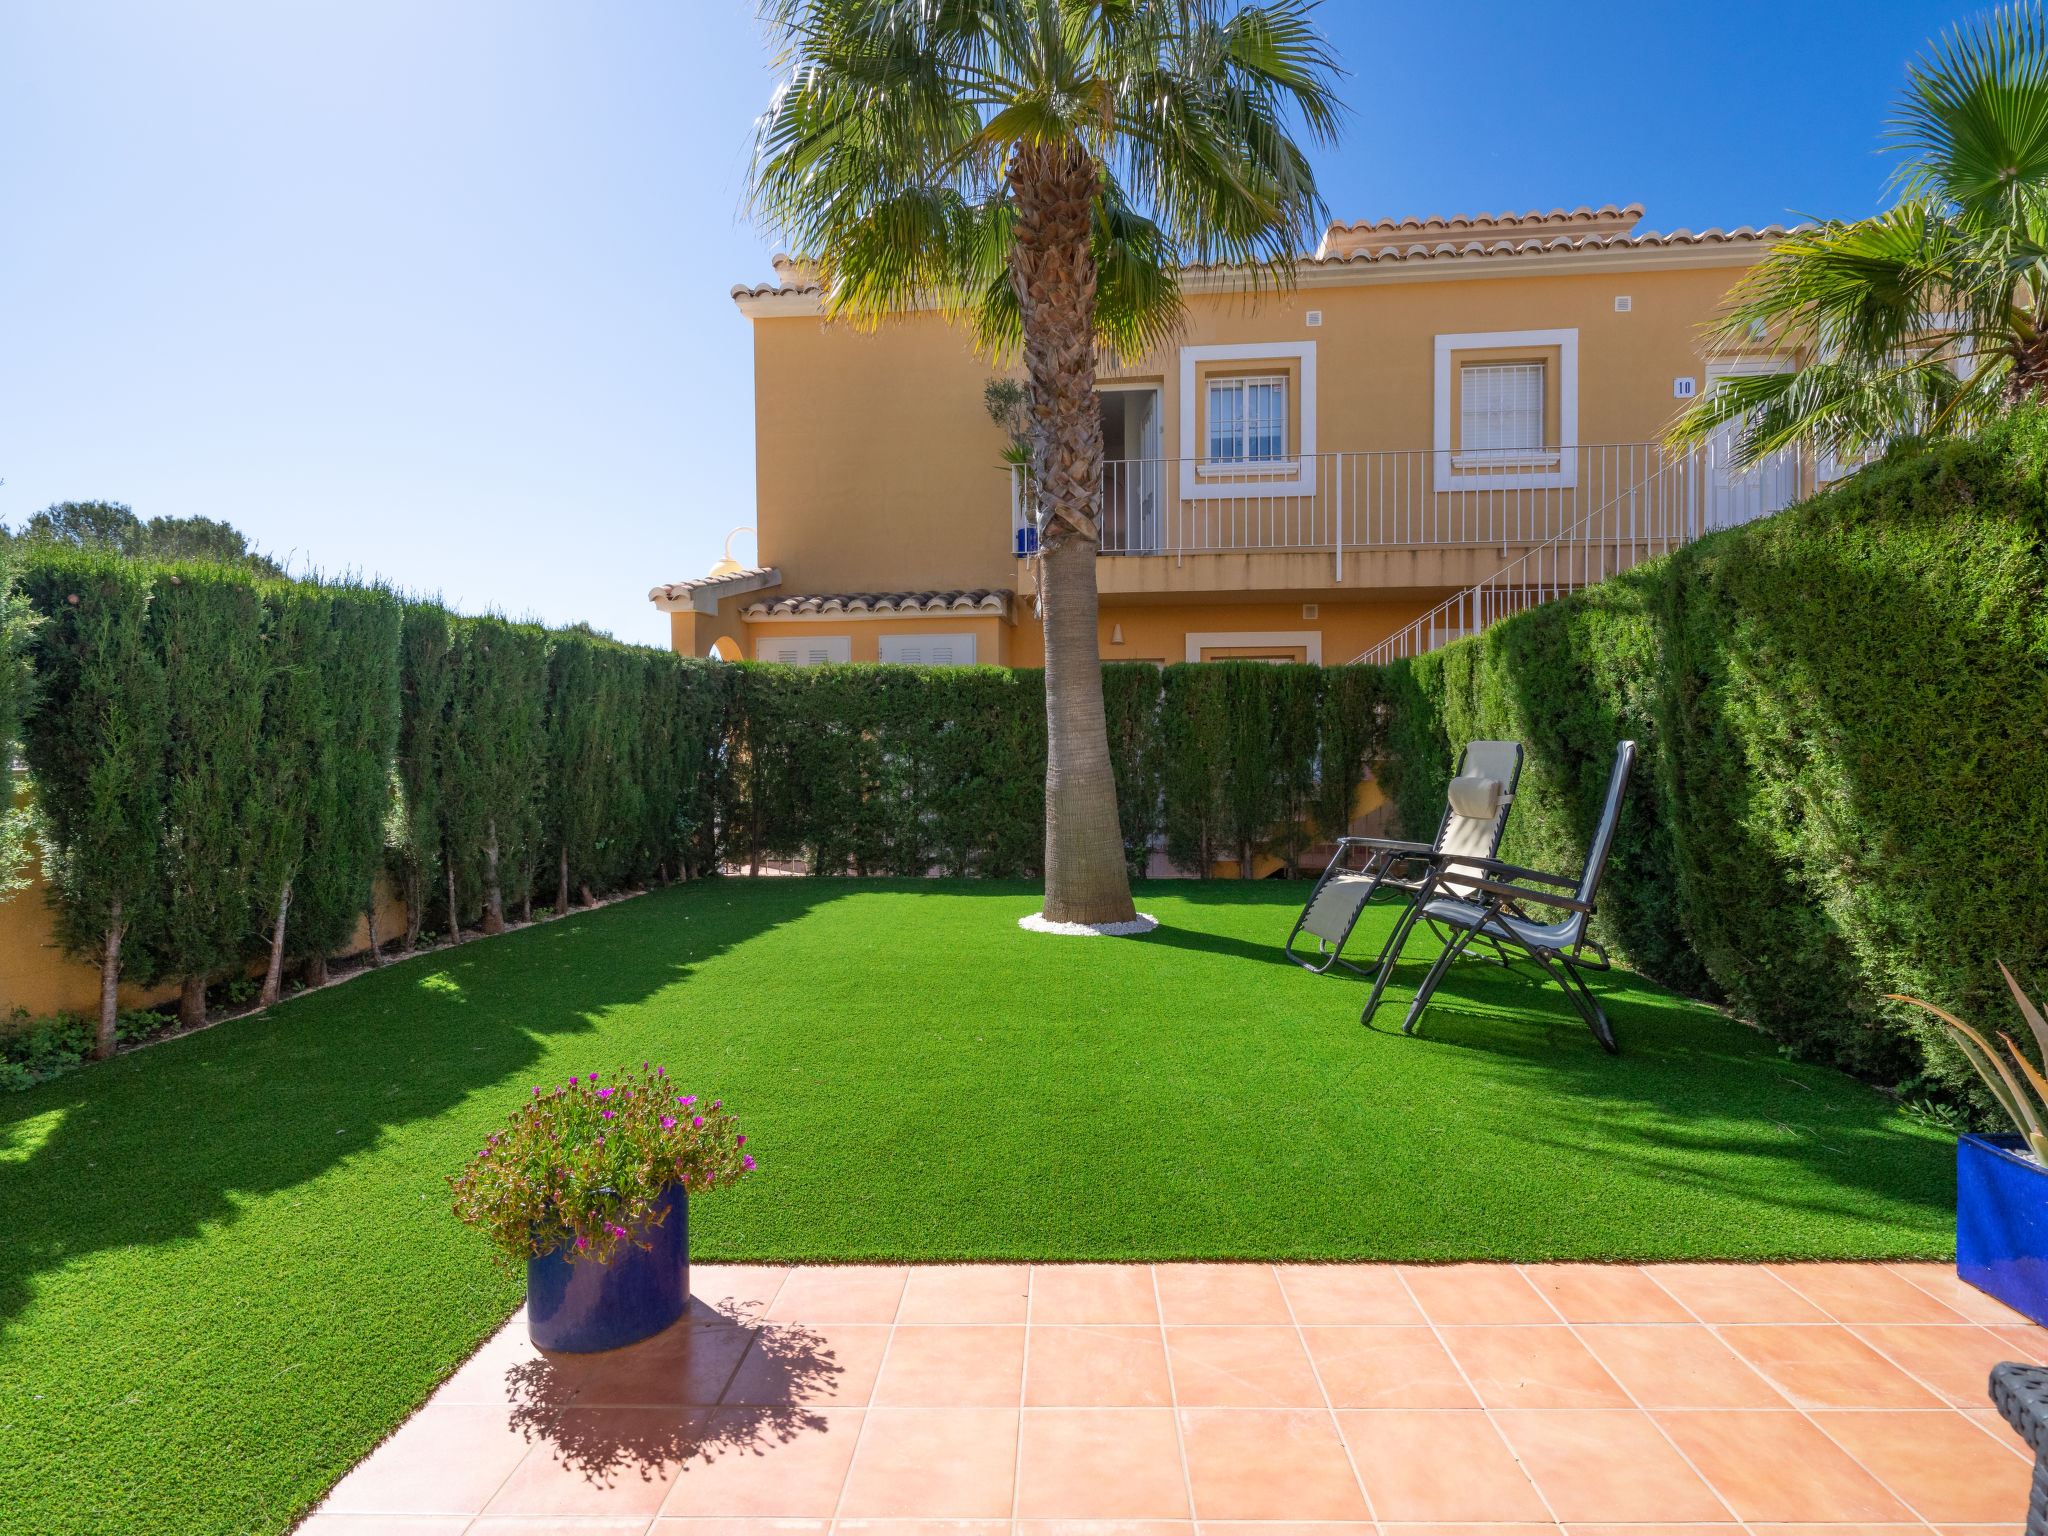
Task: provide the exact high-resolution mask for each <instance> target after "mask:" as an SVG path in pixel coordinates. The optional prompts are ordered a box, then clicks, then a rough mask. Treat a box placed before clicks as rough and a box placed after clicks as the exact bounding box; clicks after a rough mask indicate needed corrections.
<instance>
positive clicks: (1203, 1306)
mask: <svg viewBox="0 0 2048 1536" xmlns="http://www.w3.org/2000/svg"><path fill="white" fill-rule="evenodd" d="M1152 1275H1153V1278H1154V1279H1155V1280H1156V1281H1157V1282H1158V1285H1159V1306H1160V1311H1161V1315H1162V1316H1163V1317H1164V1319H1165V1320H1166V1321H1167V1322H1169V1323H1291V1322H1292V1321H1293V1318H1292V1317H1291V1316H1290V1315H1289V1314H1288V1311H1287V1298H1286V1297H1285V1296H1283V1295H1281V1294H1280V1280H1279V1277H1278V1276H1277V1275H1275V1274H1274V1273H1273V1266H1272V1265H1270V1264H1155V1265H1154V1266H1153V1267H1152Z"/></svg>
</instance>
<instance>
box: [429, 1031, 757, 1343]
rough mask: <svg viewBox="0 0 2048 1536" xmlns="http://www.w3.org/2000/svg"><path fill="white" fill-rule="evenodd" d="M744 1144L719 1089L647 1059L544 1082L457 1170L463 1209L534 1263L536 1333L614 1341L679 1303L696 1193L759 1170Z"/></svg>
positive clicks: (650, 1327)
mask: <svg viewBox="0 0 2048 1536" xmlns="http://www.w3.org/2000/svg"><path fill="white" fill-rule="evenodd" d="M746 1144H747V1138H746V1137H745V1136H744V1135H742V1134H741V1132H740V1128H739V1121H738V1120H737V1119H736V1118H735V1117H734V1116H733V1114H732V1112H731V1111H730V1110H728V1109H726V1108H725V1107H724V1105H723V1104H722V1103H720V1102H717V1101H714V1102H712V1103H711V1104H708V1105H706V1104H702V1103H700V1102H699V1101H698V1099H697V1097H696V1096H695V1095H694V1094H688V1093H684V1092H682V1091H681V1090H679V1089H678V1088H677V1087H676V1085H675V1084H674V1083H672V1082H670V1081H669V1079H668V1073H667V1070H666V1069H665V1068H660V1067H654V1068H650V1067H649V1066H648V1064H647V1063H646V1062H644V1061H643V1062H642V1063H641V1064H640V1070H639V1072H637V1073H629V1072H626V1071H617V1072H613V1073H612V1074H611V1075H610V1077H609V1079H608V1080H604V1081H600V1079H599V1076H598V1074H597V1073H595V1072H592V1073H590V1074H589V1075H588V1076H580V1077H572V1078H570V1079H569V1081H568V1082H567V1083H564V1084H562V1085H560V1086H559V1087H556V1088H554V1089H551V1090H550V1089H543V1088H535V1089H534V1090H533V1097H532V1098H531V1099H530V1100H529V1101H528V1102H527V1103H525V1104H522V1105H520V1107H519V1108H518V1110H516V1111H515V1112H514V1113H513V1114H512V1116H511V1117H510V1122H509V1128H508V1129H506V1130H502V1131H498V1132H496V1133H495V1134H493V1135H492V1136H490V1137H489V1138H488V1139H487V1140H486V1141H485V1143H484V1147H483V1150H482V1151H480V1152H478V1153H477V1155H476V1157H475V1158H474V1159H473V1160H472V1161H471V1162H470V1164H469V1166H468V1167H466V1168H464V1169H463V1170H462V1172H460V1173H458V1174H454V1175H451V1176H450V1178H449V1180H448V1183H449V1185H450V1186H451V1187H452V1188H453V1189H454V1191H455V1214H456V1215H457V1216H459V1217H460V1218H461V1219H462V1220H464V1221H466V1222H468V1223H469V1224H470V1225H471V1226H473V1227H477V1228H480V1229H481V1230H482V1231H483V1232H484V1233H485V1234H486V1235H487V1236H488V1237H489V1238H490V1240H491V1243H492V1245H493V1246H494V1247H495V1248H497V1250H498V1251H499V1253H500V1254H502V1255H503V1256H504V1257H505V1258H507V1259H508V1260H510V1261H512V1262H515V1263H516V1262H524V1263H525V1265H526V1326H527V1331H528V1332H529V1333H530V1334H531V1335H532V1337H533V1342H534V1343H535V1344H536V1345H538V1346H539V1347H540V1348H542V1349H549V1350H562V1351H569V1352H584V1351H590V1350H599V1349H617V1348H619V1347H620V1346H621V1345H624V1344H631V1343H634V1342H636V1341H638V1340H640V1339H644V1338H647V1337H649V1336H651V1335H653V1334H656V1333H659V1332H660V1331H661V1330H662V1329H664V1328H666V1327H668V1326H669V1324H671V1323H673V1322H674V1321H675V1320H676V1319H677V1318H679V1317H681V1316H682V1315H683V1308H684V1307H685V1306H686V1305H687V1304H688V1302H689V1296H690V1259H689V1197H690V1196H691V1195H692V1194H702V1193H704V1192H706V1191H708V1190H713V1189H717V1188H719V1187H721V1186H722V1185H726V1184H731V1183H733V1182H735V1181H736V1180H738V1179H740V1178H742V1177H744V1176H745V1175H746V1174H748V1173H751V1172H752V1171H753V1168H754V1159H753V1156H752V1154H750V1153H749V1152H747V1151H746Z"/></svg>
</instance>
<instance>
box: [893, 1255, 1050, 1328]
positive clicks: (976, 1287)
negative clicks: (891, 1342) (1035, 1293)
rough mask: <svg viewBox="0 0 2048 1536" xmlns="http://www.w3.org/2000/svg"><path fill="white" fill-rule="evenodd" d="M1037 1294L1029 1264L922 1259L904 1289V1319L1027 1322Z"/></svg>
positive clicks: (901, 1315)
mask: <svg viewBox="0 0 2048 1536" xmlns="http://www.w3.org/2000/svg"><path fill="white" fill-rule="evenodd" d="M1030 1296H1031V1268H1030V1266H1029V1265H1027V1264H920V1265H918V1266H917V1267H916V1268H915V1269H913V1270H911V1272H910V1282H909V1284H907V1285H906V1286H905V1287H904V1288H903V1310H902V1311H901V1312H899V1313H898V1314H897V1316H896V1321H897V1322H899V1323H1021V1322H1023V1321H1024V1314H1025V1309H1026V1307H1027V1306H1028V1305H1029V1301H1030Z"/></svg>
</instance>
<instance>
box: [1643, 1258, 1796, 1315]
mask: <svg viewBox="0 0 2048 1536" xmlns="http://www.w3.org/2000/svg"><path fill="white" fill-rule="evenodd" d="M1643 1273H1644V1274H1646V1275H1648V1276H1649V1277H1650V1278H1651V1279H1652V1280H1655V1281H1656V1282H1657V1283H1658V1284H1659V1285H1661V1286H1663V1287H1664V1289H1665V1290H1667V1291H1669V1292H1670V1293H1671V1294H1672V1295H1673V1296H1675V1297H1677V1298H1678V1301H1679V1302H1680V1304H1681V1305H1683V1306H1684V1307H1685V1309H1686V1310H1687V1311H1688V1312H1690V1313H1692V1315H1693V1316H1694V1317H1697V1318H1698V1319H1699V1320H1700V1321H1701V1322H1703V1323H1824V1322H1826V1321H1827V1320H1828V1318H1827V1314H1826V1313H1824V1312H1822V1311H1821V1310H1820V1308H1818V1307H1816V1306H1815V1305H1814V1304H1813V1303H1812V1302H1810V1301H1808V1300H1807V1299H1806V1298H1805V1297H1803V1296H1801V1295H1800V1294H1799V1293H1798V1292H1797V1291H1795V1290H1793V1289H1792V1287H1791V1286H1789V1285H1787V1284H1786V1283H1785V1282H1784V1281H1782V1280H1780V1279H1779V1278H1778V1277H1777V1276H1776V1275H1774V1274H1772V1273H1771V1272H1770V1271H1769V1270H1768V1269H1765V1268H1763V1267H1762V1266H1761V1265H1756V1264H1645V1265H1644V1266H1643Z"/></svg>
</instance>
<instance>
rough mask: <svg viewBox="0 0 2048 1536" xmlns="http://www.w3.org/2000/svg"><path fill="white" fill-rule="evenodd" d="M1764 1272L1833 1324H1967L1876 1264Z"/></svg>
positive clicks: (1795, 1267) (1790, 1267) (1782, 1266)
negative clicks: (1830, 1319) (1817, 1308)
mask: <svg viewBox="0 0 2048 1536" xmlns="http://www.w3.org/2000/svg"><path fill="white" fill-rule="evenodd" d="M1770 1270H1771V1273H1772V1274H1774V1275H1776V1276H1777V1277H1778V1278H1779V1279H1780V1280H1782V1281H1784V1282H1785V1283H1786V1284H1787V1285H1789V1286H1791V1287H1792V1289H1793V1290H1795V1291H1797V1292H1798V1293H1799V1294H1800V1295H1802V1296H1804V1297H1805V1298H1806V1299H1807V1300H1808V1301H1810V1302H1812V1303H1813V1304H1814V1305H1815V1306H1817V1307H1819V1308H1820V1309H1821V1310H1822V1311H1824V1312H1826V1313H1827V1314H1828V1315H1829V1316H1831V1317H1833V1318H1834V1320H1835V1321H1836V1322H1838V1323H1960V1322H1966V1321H1967V1319H1966V1318H1965V1317H1964V1316H1963V1315H1962V1314H1961V1313H1960V1312H1958V1311H1956V1309H1955V1308H1953V1307H1949V1306H1944V1305H1943V1304H1942V1303H1941V1302H1938V1301H1936V1300H1935V1299H1934V1298H1933V1297H1932V1296H1930V1295H1928V1294H1927V1292H1926V1291H1924V1290H1922V1289H1921V1288H1920V1287H1919V1286H1917V1285H1915V1284H1913V1283H1912V1282H1911V1281H1910V1280H1908V1279H1907V1278H1906V1277H1905V1276H1904V1275H1899V1274H1894V1273H1893V1272H1892V1271H1891V1270H1889V1269H1887V1268H1885V1266H1884V1265H1882V1264H1773V1265H1771V1266H1770Z"/></svg>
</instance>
